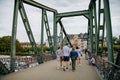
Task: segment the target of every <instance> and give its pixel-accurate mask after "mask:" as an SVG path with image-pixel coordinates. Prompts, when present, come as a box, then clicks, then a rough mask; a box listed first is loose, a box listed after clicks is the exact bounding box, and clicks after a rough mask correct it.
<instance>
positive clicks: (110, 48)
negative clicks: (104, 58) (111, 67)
mask: <svg viewBox="0 0 120 80" xmlns="http://www.w3.org/2000/svg"><path fill="white" fill-rule="evenodd" d="M103 2H104V12H105V21H106V30H107V38H108V60H109V61H111V62H114V57H113V42H112V25H111V16H110V8H109V0H103Z"/></svg>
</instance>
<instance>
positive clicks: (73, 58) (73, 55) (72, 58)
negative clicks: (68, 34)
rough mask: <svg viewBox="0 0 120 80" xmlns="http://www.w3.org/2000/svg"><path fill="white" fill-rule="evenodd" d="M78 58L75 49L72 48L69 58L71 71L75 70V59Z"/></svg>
mask: <svg viewBox="0 0 120 80" xmlns="http://www.w3.org/2000/svg"><path fill="white" fill-rule="evenodd" d="M77 57H78V53H77V51H76V48H75V47H73V48H72V51H71V52H70V58H71V61H72V71H75V69H76V59H77Z"/></svg>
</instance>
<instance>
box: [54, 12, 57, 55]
mask: <svg viewBox="0 0 120 80" xmlns="http://www.w3.org/2000/svg"><path fill="white" fill-rule="evenodd" d="M56 15H57V13H56V12H54V27H53V41H54V46H53V52H54V53H55V52H56V50H57V17H56Z"/></svg>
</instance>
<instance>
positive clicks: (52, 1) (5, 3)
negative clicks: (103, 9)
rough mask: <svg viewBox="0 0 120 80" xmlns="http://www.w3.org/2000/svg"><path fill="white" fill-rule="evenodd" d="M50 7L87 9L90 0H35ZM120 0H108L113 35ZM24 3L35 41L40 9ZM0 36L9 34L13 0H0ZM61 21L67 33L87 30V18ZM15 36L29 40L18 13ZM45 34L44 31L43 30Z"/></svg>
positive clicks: (118, 20)
mask: <svg viewBox="0 0 120 80" xmlns="http://www.w3.org/2000/svg"><path fill="white" fill-rule="evenodd" d="M35 1H37V2H40V3H41V4H45V5H46V6H49V7H51V8H54V9H57V10H58V12H59V13H61V12H70V11H78V10H86V9H88V5H89V2H90V0H84V1H83V0H76V1H74V0H35ZM119 4H120V0H110V7H111V8H110V10H111V20H112V30H113V35H114V36H118V35H120V33H119V26H120V14H119V13H120V9H119ZM24 5H25V9H26V12H27V16H28V19H29V22H30V25H31V29H32V31H33V35H34V37H35V40H36V42H39V41H40V38H41V37H40V35H41V9H38V8H35V7H33V6H30V5H26V4H24ZM0 7H1V10H0V37H1V36H4V35H11V31H12V19H13V9H14V8H13V7H14V0H0ZM48 19H49V23H50V30H51V34H53V14H52V13H50V12H49V14H48ZM62 22H63V24H64V26H65V29H66V32H67V33H70V34H72V33H80V32H87V24H88V23H87V19H85V18H84V17H70V18H63V19H62ZM17 31H18V32H17V38H18V40H20V41H21V42H23V41H29V40H28V37H27V33H26V31H25V28H24V25H23V22H22V20H21V17H20V15H19V16H18V28H17ZM44 34H45V36H46V32H44ZM45 39H46V37H45Z"/></svg>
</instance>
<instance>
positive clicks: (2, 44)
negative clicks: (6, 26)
mask: <svg viewBox="0 0 120 80" xmlns="http://www.w3.org/2000/svg"><path fill="white" fill-rule="evenodd" d="M10 51H11V36H3V37H1V38H0V52H10ZM16 51H17V52H20V51H21V44H20V42H19V41H18V40H16Z"/></svg>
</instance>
